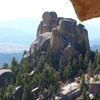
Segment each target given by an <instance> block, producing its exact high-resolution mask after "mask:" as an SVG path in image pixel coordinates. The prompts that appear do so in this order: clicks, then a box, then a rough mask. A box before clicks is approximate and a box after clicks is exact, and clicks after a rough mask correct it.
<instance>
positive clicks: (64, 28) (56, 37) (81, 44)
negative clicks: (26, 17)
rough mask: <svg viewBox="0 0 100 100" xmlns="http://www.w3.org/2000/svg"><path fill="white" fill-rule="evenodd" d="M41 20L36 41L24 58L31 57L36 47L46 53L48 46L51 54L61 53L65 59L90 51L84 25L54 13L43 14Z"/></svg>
mask: <svg viewBox="0 0 100 100" xmlns="http://www.w3.org/2000/svg"><path fill="white" fill-rule="evenodd" d="M42 18H43V20H42V21H41V22H40V25H39V27H38V30H37V39H36V40H35V42H33V43H32V45H31V47H30V50H29V51H28V53H27V54H26V55H24V58H27V57H29V56H31V54H33V53H34V52H35V48H36V47H41V49H42V51H47V48H48V46H49V45H50V46H51V49H52V51H53V52H55V53H63V54H64V55H65V58H66V59H67V58H68V57H69V56H74V55H75V54H77V53H78V52H81V53H84V52H85V51H86V50H87V49H90V45H89V40H88V32H87V30H86V29H85V27H84V25H82V24H78V25H77V22H76V21H75V20H74V19H70V18H63V17H58V16H57V14H56V12H44V14H43V16H42Z"/></svg>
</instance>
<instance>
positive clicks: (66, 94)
mask: <svg viewBox="0 0 100 100" xmlns="http://www.w3.org/2000/svg"><path fill="white" fill-rule="evenodd" d="M80 95H81V91H80V84H79V83H76V82H73V83H70V84H68V85H66V86H64V87H62V88H61V97H62V99H61V100H73V99H75V98H77V97H78V96H80Z"/></svg>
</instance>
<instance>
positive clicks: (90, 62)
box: [87, 60, 93, 75]
mask: <svg viewBox="0 0 100 100" xmlns="http://www.w3.org/2000/svg"><path fill="white" fill-rule="evenodd" d="M87 72H88V74H90V75H91V74H92V72H93V69H92V61H91V60H90V61H89V64H88V71H87Z"/></svg>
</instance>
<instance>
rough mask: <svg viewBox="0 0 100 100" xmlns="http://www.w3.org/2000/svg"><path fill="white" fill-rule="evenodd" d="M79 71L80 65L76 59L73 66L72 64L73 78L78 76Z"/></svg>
mask: <svg viewBox="0 0 100 100" xmlns="http://www.w3.org/2000/svg"><path fill="white" fill-rule="evenodd" d="M78 70H79V67H78V63H77V60H76V58H74V60H73V64H72V73H73V77H75V75H77V74H78Z"/></svg>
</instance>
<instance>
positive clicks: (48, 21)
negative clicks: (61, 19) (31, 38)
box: [37, 12, 58, 36]
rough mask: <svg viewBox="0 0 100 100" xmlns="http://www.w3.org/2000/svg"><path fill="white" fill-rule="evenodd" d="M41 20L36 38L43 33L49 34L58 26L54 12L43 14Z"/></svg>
mask: <svg viewBox="0 0 100 100" xmlns="http://www.w3.org/2000/svg"><path fill="white" fill-rule="evenodd" d="M42 19H43V21H41V22H40V24H39V27H38V30H37V36H39V35H40V34H43V33H45V32H51V31H52V29H53V28H55V27H56V26H57V25H58V23H57V14H56V13H55V12H44V14H43V15H42Z"/></svg>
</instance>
